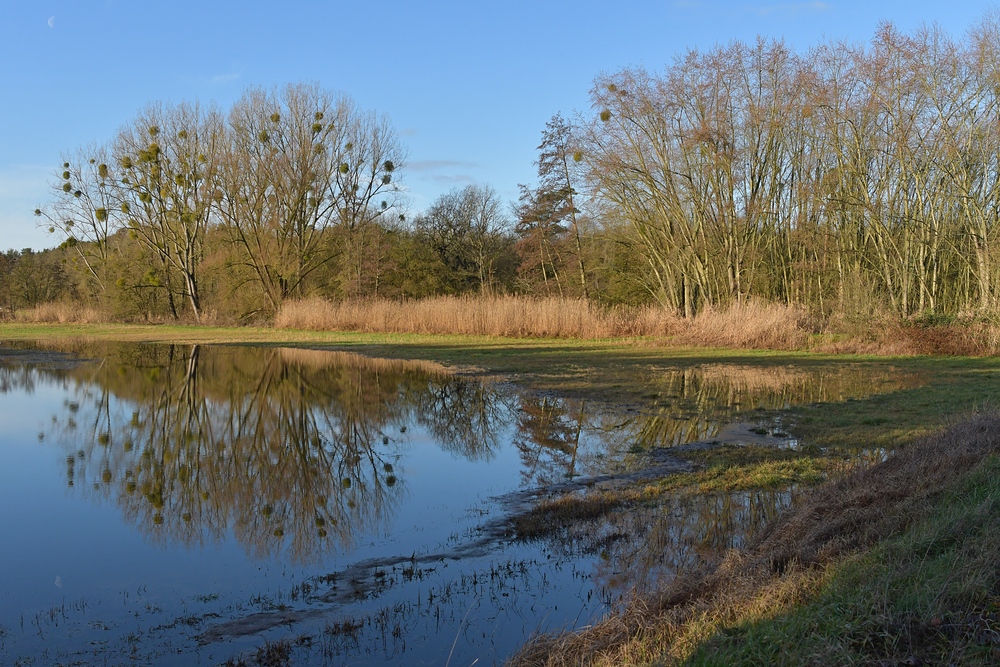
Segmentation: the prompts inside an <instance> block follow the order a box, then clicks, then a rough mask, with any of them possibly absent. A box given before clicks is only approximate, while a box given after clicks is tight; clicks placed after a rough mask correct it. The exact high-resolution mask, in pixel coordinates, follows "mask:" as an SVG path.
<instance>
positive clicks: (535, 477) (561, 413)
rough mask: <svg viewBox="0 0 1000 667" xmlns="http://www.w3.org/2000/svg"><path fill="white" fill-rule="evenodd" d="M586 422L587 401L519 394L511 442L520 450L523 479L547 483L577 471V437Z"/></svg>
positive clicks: (535, 482) (581, 432) (543, 484)
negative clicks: (512, 440)
mask: <svg viewBox="0 0 1000 667" xmlns="http://www.w3.org/2000/svg"><path fill="white" fill-rule="evenodd" d="M586 425H587V402H586V401H583V400H566V399H559V398H553V397H550V396H537V395H533V394H524V395H522V396H521V400H520V410H519V411H518V419H517V436H516V437H515V439H514V445H515V446H516V447H517V448H518V450H519V451H520V453H521V461H522V466H523V467H522V469H521V477H522V479H523V480H524V483H525V484H526V485H528V484H532V485H536V486H546V485H549V484H553V483H556V482H562V481H565V480H567V479H572V478H573V477H575V476H577V475H578V474H580V470H579V466H578V460H579V457H580V437H581V435H582V434H583V430H584V427H585V426H586Z"/></svg>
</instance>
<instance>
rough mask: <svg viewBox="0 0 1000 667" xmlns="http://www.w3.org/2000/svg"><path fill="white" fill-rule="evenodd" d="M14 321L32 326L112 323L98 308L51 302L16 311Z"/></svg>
mask: <svg viewBox="0 0 1000 667" xmlns="http://www.w3.org/2000/svg"><path fill="white" fill-rule="evenodd" d="M14 321H16V322H28V323H32V324H42V323H54V324H107V323H109V322H112V318H111V317H110V316H109V315H108V314H107V313H106V312H104V311H102V310H100V309H99V308H93V307H91V306H81V305H79V304H74V303H68V302H65V301H53V302H51V303H43V304H39V305H37V306H35V307H34V308H26V309H24V310H19V311H17V312H16V313H15V315H14Z"/></svg>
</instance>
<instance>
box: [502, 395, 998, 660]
mask: <svg viewBox="0 0 1000 667" xmlns="http://www.w3.org/2000/svg"><path fill="white" fill-rule="evenodd" d="M998 531H1000V414H998V413H997V412H992V411H991V412H987V413H982V414H978V415H975V416H972V417H970V418H968V419H966V420H964V421H963V422H961V423H959V424H956V425H954V426H953V427H951V428H949V429H948V430H947V431H945V432H943V433H940V434H937V435H934V436H931V437H927V438H924V439H921V440H919V441H917V442H915V443H913V444H912V445H910V446H908V447H906V448H904V449H902V450H901V451H899V452H898V453H897V454H896V455H895V456H893V457H891V458H890V459H888V460H887V461H885V462H884V463H881V464H878V465H874V466H870V467H866V468H861V469H858V470H856V471H855V472H853V473H851V474H849V475H847V476H844V477H842V478H839V479H836V480H834V481H831V482H828V483H826V484H824V485H823V486H821V487H819V488H817V489H815V490H814V491H812V492H810V493H808V494H806V495H804V496H803V497H801V498H800V499H799V500H798V501H797V502H796V504H795V505H794V506H793V508H792V509H791V510H790V511H789V512H787V513H785V514H783V515H782V516H781V517H779V519H778V520H776V521H774V522H772V523H771V524H769V526H768V527H767V528H765V529H764V530H763V531H762V532H761V534H759V535H758V536H757V537H756V538H754V539H753V540H752V541H751V543H750V544H748V546H747V548H746V549H744V550H741V551H737V552H732V553H730V554H729V555H728V556H727V557H726V558H725V560H724V561H723V562H722V563H721V564H720V565H719V566H718V567H717V568H714V569H712V570H710V571H706V572H701V573H689V574H688V575H687V576H684V577H678V578H677V579H676V580H675V581H674V582H673V583H672V584H670V585H669V586H668V587H667V589H666V590H664V591H663V592H662V593H661V594H660V595H659V596H657V597H656V599H650V600H646V601H644V602H641V603H638V602H637V603H636V604H634V605H632V606H630V607H629V608H628V609H626V610H625V611H624V612H622V613H621V614H618V615H614V616H612V617H610V618H608V619H607V620H605V621H603V622H601V623H599V624H597V625H595V626H593V627H591V628H589V629H587V630H585V631H583V632H581V633H578V634H566V635H549V636H542V637H538V638H536V639H535V640H534V641H533V642H531V643H529V644H528V645H527V646H526V647H525V648H524V649H523V650H522V651H521V652H520V653H519V654H518V655H517V656H515V657H514V658H513V659H512V660H511V664H512V665H522V666H528V665H538V666H541V665H545V666H550V667H555V666H557V665H638V664H654V663H655V664H664V665H667V664H695V665H761V664H787V665H808V664H823V665H827V664H839V665H852V664H915V665H916V664H969V665H986V664H995V663H996V661H997V659H998V658H1000V634H998V632H1000V625H998V621H997V616H996V614H997V613H998V612H1000V541H998V540H997V539H996V535H997V534H998Z"/></svg>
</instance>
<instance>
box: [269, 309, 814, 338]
mask: <svg viewBox="0 0 1000 667" xmlns="http://www.w3.org/2000/svg"><path fill="white" fill-rule="evenodd" d="M275 326H276V327H278V328H282V329H310V330H320V331H365V332H381V333H416V334H460V335H475V336H499V337H509V338H580V339H601V338H634V337H659V338H668V337H669V338H670V339H671V340H673V341H674V342H675V343H677V344H681V345H706V346H707V345H711V346H719V347H732V348H767V349H779V350H792V349H799V348H802V347H804V346H805V345H806V344H807V342H808V338H809V333H808V330H807V326H808V315H807V313H806V312H805V311H804V310H802V309H799V308H794V307H790V306H782V305H775V304H764V303H759V302H748V303H742V304H737V305H734V306H732V307H731V308H729V309H727V310H725V311H721V310H712V309H707V310H705V311H703V312H702V313H700V314H699V315H698V316H697V317H695V318H692V319H689V320H684V319H683V318H680V317H677V316H676V315H674V314H673V313H671V312H669V311H667V310H665V309H664V308H661V307H657V306H645V307H639V308H627V307H614V308H608V307H602V306H599V305H597V304H594V303H592V302H588V301H585V300H582V299H557V298H548V299H532V298H526V297H516V296H492V297H490V296H486V297H452V296H447V297H435V298H430V299H422V300H419V301H402V302H400V301H391V300H371V301H343V302H340V303H330V302H329V301H325V300H323V299H318V298H313V299H305V300H302V301H293V302H288V303H286V304H285V305H283V306H282V308H281V310H280V312H279V313H278V315H277V317H276V318H275Z"/></svg>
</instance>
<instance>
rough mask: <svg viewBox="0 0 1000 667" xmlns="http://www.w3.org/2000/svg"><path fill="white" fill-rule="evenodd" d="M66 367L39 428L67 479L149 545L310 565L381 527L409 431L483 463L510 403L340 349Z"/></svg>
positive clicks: (195, 352)
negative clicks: (230, 538) (227, 548)
mask: <svg viewBox="0 0 1000 667" xmlns="http://www.w3.org/2000/svg"><path fill="white" fill-rule="evenodd" d="M59 373H60V375H62V376H63V377H65V378H66V379H67V380H69V381H71V386H72V389H73V395H74V397H73V398H72V399H69V400H67V401H66V402H65V403H64V407H65V412H64V413H63V414H61V415H53V424H52V427H51V429H50V433H48V434H47V437H53V439H54V440H56V441H58V442H60V443H62V444H63V445H64V446H65V447H67V449H68V450H69V451H68V453H67V456H66V483H67V485H68V486H71V487H83V488H84V489H85V490H86V492H87V493H92V494H94V495H97V496H101V497H107V498H111V499H113V500H114V501H115V502H116V503H117V504H118V505H119V506H120V507H121V508H122V510H123V512H124V515H125V517H126V518H127V519H128V520H129V521H131V522H133V523H135V524H136V525H138V526H139V527H141V528H142V530H143V531H145V532H146V533H147V535H149V537H150V538H151V539H153V540H154V541H159V542H169V541H172V540H174V541H178V542H180V543H183V544H186V545H194V544H203V543H205V542H211V541H219V540H221V539H223V538H224V536H225V535H226V534H227V532H228V531H230V530H231V531H232V532H233V534H234V535H235V536H236V538H237V539H238V540H239V541H240V542H241V543H242V544H243V545H245V547H246V548H247V550H248V551H249V552H250V553H252V554H253V555H255V556H258V557H268V556H272V555H274V554H276V553H277V552H279V551H281V550H283V549H287V550H288V552H289V553H290V554H291V555H292V557H293V558H295V559H297V560H310V559H313V558H315V557H317V556H318V555H320V554H322V553H323V552H324V551H328V550H329V548H330V546H331V544H332V543H336V544H339V545H341V546H343V547H349V546H351V545H352V544H353V542H354V538H355V537H356V535H357V534H358V533H359V531H373V530H378V529H379V527H380V526H383V525H385V524H386V522H387V520H388V519H389V518H390V516H391V515H392V513H393V511H394V509H395V508H396V507H397V506H398V504H399V503H400V501H401V498H402V496H403V494H404V489H405V487H406V483H405V482H406V480H405V476H404V475H403V473H402V472H401V471H400V469H399V467H398V462H399V459H400V457H401V455H402V452H401V448H402V447H403V445H404V443H405V435H404V434H405V433H406V430H407V427H408V425H410V424H412V423H414V422H416V423H419V424H424V425H426V426H427V428H429V429H430V430H431V431H432V432H433V433H434V434H435V435H436V436H437V437H438V439H439V441H440V443H441V444H442V446H443V447H445V448H447V449H449V450H451V451H454V452H455V453H457V454H459V455H461V456H464V457H467V458H469V459H472V460H488V459H489V458H490V457H491V456H492V455H493V451H494V450H495V448H496V447H497V437H496V434H497V433H498V432H499V430H500V429H499V427H498V424H497V422H498V421H500V420H501V419H503V418H505V415H506V414H507V412H508V410H506V409H505V403H504V398H503V395H502V394H500V393H499V392H496V391H491V390H489V389H488V388H487V387H485V386H484V385H482V384H480V383H477V382H469V381H466V380H463V379H460V378H455V377H453V376H450V375H449V374H447V373H445V372H444V371H443V370H441V369H440V368H437V367H435V366H434V365H432V364H421V363H411V362H402V361H387V360H376V359H369V358H366V357H360V356H357V355H350V354H346V353H333V352H311V351H305V350H292V349H266V348H265V349H254V350H248V349H244V348H218V347H211V348H203V347H199V346H197V345H194V346H120V347H118V348H117V349H116V350H115V353H113V354H110V355H107V356H106V357H105V358H104V359H103V360H102V361H101V362H99V363H96V364H88V365H85V366H82V367H80V368H79V369H74V370H71V371H59ZM5 382H6V383H7V384H9V385H17V384H20V386H21V388H23V389H29V388H30V386H31V383H32V380H31V375H30V374H25V373H24V372H23V371H21V372H20V373H17V372H8V373H6V374H5Z"/></svg>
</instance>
